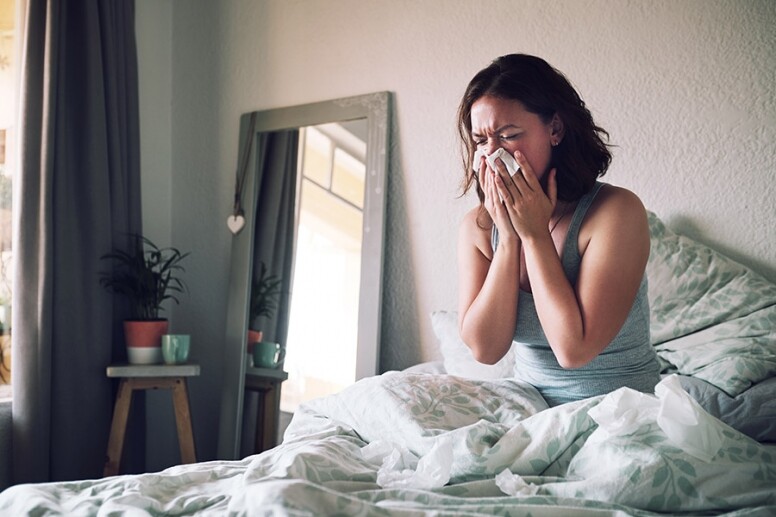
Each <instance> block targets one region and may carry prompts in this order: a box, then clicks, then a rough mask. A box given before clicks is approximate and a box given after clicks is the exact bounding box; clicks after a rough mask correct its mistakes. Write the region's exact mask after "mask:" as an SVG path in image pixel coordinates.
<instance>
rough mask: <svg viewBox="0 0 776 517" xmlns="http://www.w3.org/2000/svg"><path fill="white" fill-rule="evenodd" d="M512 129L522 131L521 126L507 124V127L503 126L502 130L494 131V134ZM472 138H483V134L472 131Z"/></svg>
mask: <svg viewBox="0 0 776 517" xmlns="http://www.w3.org/2000/svg"><path fill="white" fill-rule="evenodd" d="M510 128H512V129H520V126H516V125H514V124H505V125H503V126H501V127H500V128H498V129H496V130H495V131H494V133H501V132H502V131H504V130H505V129H510ZM472 136H482V133H478V132H476V131H472Z"/></svg>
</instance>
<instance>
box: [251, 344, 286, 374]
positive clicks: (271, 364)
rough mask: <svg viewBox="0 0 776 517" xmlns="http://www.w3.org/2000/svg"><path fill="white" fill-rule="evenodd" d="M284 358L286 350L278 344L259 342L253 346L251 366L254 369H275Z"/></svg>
mask: <svg viewBox="0 0 776 517" xmlns="http://www.w3.org/2000/svg"><path fill="white" fill-rule="evenodd" d="M285 357H286V349H285V348H283V347H282V346H280V343H273V342H271V341H259V342H258V343H254V344H253V366H255V367H256V368H277V367H278V366H280V365H281V364H282V363H283V359H285Z"/></svg>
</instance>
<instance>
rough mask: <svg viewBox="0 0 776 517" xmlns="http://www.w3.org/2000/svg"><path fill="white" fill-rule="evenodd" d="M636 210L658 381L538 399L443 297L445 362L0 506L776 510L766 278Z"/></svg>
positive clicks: (772, 296)
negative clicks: (224, 441) (237, 449)
mask: <svg viewBox="0 0 776 517" xmlns="http://www.w3.org/2000/svg"><path fill="white" fill-rule="evenodd" d="M649 216H650V228H651V234H652V252H651V256H650V262H649V266H648V275H649V282H650V284H649V286H650V303H651V306H652V322H651V323H652V324H651V330H652V340H653V344H654V346H655V348H656V350H657V352H658V355H659V357H660V360H661V362H662V366H663V374H664V378H663V380H662V381H661V383H660V384H659V385H658V387H657V389H656V390H655V394H642V393H638V392H634V391H631V390H629V389H627V388H623V389H620V390H617V391H615V392H612V393H610V394H607V395H605V396H599V397H593V398H590V399H585V400H581V401H577V402H573V403H569V404H563V405H560V406H557V407H553V408H548V407H547V405H546V403H545V402H544V400H543V399H542V398H541V396H540V395H539V394H538V392H536V390H535V389H534V388H533V387H531V386H530V385H527V384H524V383H521V382H519V381H517V380H515V379H512V378H510V375H511V363H510V361H514V358H513V357H512V356H511V355H510V354H508V355H507V356H506V357H505V358H504V359H502V361H500V362H499V363H498V364H496V365H493V366H485V365H481V364H478V363H476V362H475V361H474V360H473V359H472V358H471V354H469V353H468V350H467V349H466V347H465V346H464V345H463V344H462V343H461V342H460V339H459V338H458V335H457V332H456V330H455V328H456V327H455V313H454V312H451V311H443V310H440V311H436V312H434V313H433V314H432V315H431V318H432V324H433V328H434V332H435V334H436V336H437V338H438V339H439V346H440V352H441V356H442V358H441V360H439V361H435V362H430V363H425V364H422V365H418V366H415V367H412V368H409V369H407V370H405V371H400V372H399V371H392V372H387V373H384V374H382V375H379V376H375V377H371V378H367V379H363V380H361V381H359V382H357V383H356V384H354V385H352V386H350V387H349V388H346V389H345V390H343V391H342V392H340V393H338V394H336V395H333V396H330V397H325V398H322V399H318V400H315V401H312V402H310V403H308V404H306V405H305V406H303V407H302V408H301V409H300V410H299V411H298V412H297V413H296V414H295V415H294V418H293V420H292V422H291V424H290V425H289V427H288V429H287V430H286V432H285V435H284V439H283V442H282V443H281V444H280V445H279V446H277V447H275V448H274V449H271V450H269V451H265V452H263V453H261V454H258V455H254V456H249V457H247V458H244V459H242V460H239V461H210V462H202V463H197V464H192V465H180V466H176V467H172V468H169V469H167V470H164V471H162V472H158V473H147V474H140V475H123V476H116V477H110V478H105V479H95V480H83V481H76V482H57V483H43V484H29V485H17V486H13V487H11V488H9V489H7V490H5V491H4V492H2V493H0V514H2V515H47V514H65V515H123V514H126V515H194V514H197V515H224V514H235V515H240V514H250V515H532V516H542V515H553V516H555V515H572V516H573V515H584V516H598V515H605V516H624V515H633V516H648V515H665V514H666V513H668V514H677V513H681V514H683V515H718V514H724V515H731V516H732V515H734V516H740V515H776V404H775V403H774V400H776V285H774V284H773V283H770V282H768V281H767V280H766V279H765V278H764V277H762V276H760V275H758V274H756V273H754V272H753V271H751V270H750V269H747V268H746V267H744V266H742V265H740V264H737V263H735V262H733V261H731V260H729V259H727V258H726V257H724V256H723V255H721V254H719V253H717V252H715V251H713V250H711V249H710V248H708V247H706V246H704V245H702V244H700V243H698V242H695V241H692V240H691V239H688V238H687V237H684V236H681V235H678V234H676V233H674V232H672V231H671V230H670V229H668V228H667V227H666V226H665V225H664V224H663V222H662V221H661V220H660V219H659V218H658V217H657V216H656V215H655V214H652V213H650V214H649Z"/></svg>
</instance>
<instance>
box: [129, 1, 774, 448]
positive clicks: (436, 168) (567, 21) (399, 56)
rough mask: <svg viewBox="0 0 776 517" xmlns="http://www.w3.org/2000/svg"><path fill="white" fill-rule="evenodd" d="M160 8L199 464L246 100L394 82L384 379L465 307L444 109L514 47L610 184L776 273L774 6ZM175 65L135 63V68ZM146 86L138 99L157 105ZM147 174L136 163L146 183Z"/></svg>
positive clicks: (206, 440) (281, 4)
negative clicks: (561, 95)
mask: <svg viewBox="0 0 776 517" xmlns="http://www.w3.org/2000/svg"><path fill="white" fill-rule="evenodd" d="M167 5H168V4H167V2H162V3H161V5H160V4H157V3H156V2H155V0H138V10H139V11H141V10H145V12H146V13H147V14H148V15H150V17H149V16H144V17H143V18H141V19H140V20H139V22H140V26H139V27H138V31H139V33H143V34H147V31H151V32H152V33H154V32H156V31H164V30H167V31H169V33H170V34H172V52H171V58H170V61H169V65H170V66H169V69H167V70H164V69H159V70H158V73H160V74H162V75H164V74H170V77H171V83H170V86H169V88H171V91H172V95H170V92H169V91H160V92H158V93H159V95H161V96H162V98H164V99H167V98H169V99H170V112H171V119H170V120H171V122H170V126H171V140H170V149H167V148H166V144H164V143H162V142H155V145H154V148H153V149H152V148H150V147H146V146H145V145H144V148H143V153H144V156H145V155H146V154H147V153H152V154H156V153H160V155H162V156H163V158H162V160H163V161H164V160H166V158H165V157H166V155H167V153H169V155H170V156H171V162H170V163H171V171H170V178H171V185H172V192H171V200H172V213H171V216H170V217H171V219H170V221H171V239H172V241H173V242H174V243H175V245H177V246H179V247H182V248H183V249H187V250H192V251H193V256H192V260H191V262H190V267H189V268H188V269H187V278H188V279H189V280H190V282H189V283H190V287H191V295H190V296H189V297H188V298H187V299H186V302H185V303H184V305H182V306H181V307H179V308H175V309H174V311H173V317H174V320H173V321H174V323H175V324H176V326H178V328H179V329H186V330H187V331H188V332H190V333H191V334H192V335H193V340H194V345H193V346H194V352H193V353H194V354H195V356H196V357H197V358H198V360H199V361H200V362H201V363H202V365H203V374H202V377H201V378H200V379H198V380H197V382H196V383H193V386H192V399H193V401H194V409H193V411H194V413H195V414H194V417H195V427H196V429H195V430H196V433H197V435H198V436H197V441H198V447H199V449H200V452H201V456H204V457H205V458H207V457H209V456H211V455H212V454H214V450H215V441H216V433H217V415H218V396H219V387H220V382H221V378H220V368H221V363H222V360H221V354H222V350H221V348H220V344H221V338H222V336H223V335H224V329H223V319H224V312H225V308H224V305H225V300H226V286H227V275H228V264H229V262H228V261H229V246H230V234H229V232H228V231H227V228H226V224H225V220H226V217H227V215H228V214H229V213H230V212H229V210H230V206H231V203H232V197H231V196H232V192H233V187H234V175H235V168H236V163H237V148H238V141H237V129H238V119H239V116H240V114H241V113H244V112H247V111H251V110H256V109H265V108H271V107H281V106H289V105H295V104H301V103H306V102H313V101H319V100H324V99H332V98H338V97H344V96H349V95H355V94H362V93H368V92H372V91H380V90H390V91H393V92H394V93H395V115H394V120H393V123H394V134H393V138H394V142H393V145H394V146H393V155H392V157H391V158H392V162H391V170H390V179H389V189H388V196H389V200H388V233H387V237H386V238H387V245H386V250H387V251H386V272H385V290H384V293H385V294H384V323H383V342H382V346H383V353H382V368H383V369H384V370H387V369H394V368H402V367H406V366H409V365H411V364H413V363H415V362H418V361H421V360H427V359H432V358H435V357H437V348H436V346H437V345H436V342H435V339H434V337H433V333H432V330H431V326H430V322H429V318H428V315H429V313H430V312H431V311H433V310H436V309H455V307H456V301H455V300H456V287H455V284H456V281H455V279H456V258H455V257H456V231H457V223H458V221H459V219H460V218H461V216H462V215H463V214H464V212H465V211H466V210H467V209H468V208H469V207H470V206H472V204H473V200H472V198H470V197H469V198H465V199H459V198H458V197H457V194H458V192H457V185H458V181H459V176H460V173H461V171H460V165H459V160H458V154H457V152H458V151H457V141H456V137H455V126H454V124H455V112H456V108H457V104H458V101H459V97H460V95H461V93H462V92H463V89H464V87H465V85H466V83H467V82H468V81H469V79H470V78H471V76H472V75H473V74H474V73H476V72H477V71H478V70H479V69H481V68H482V67H484V66H486V65H487V64H488V62H489V61H490V60H491V59H493V58H494V57H496V56H498V55H501V54H505V53H510V52H526V53H532V54H536V55H539V56H542V57H544V58H545V59H547V60H548V61H549V62H550V63H551V64H553V65H554V66H556V67H557V68H559V69H560V70H562V71H563V72H564V73H566V75H567V76H568V77H569V78H570V79H571V80H572V82H573V83H574V84H575V86H576V87H577V89H578V90H579V92H580V93H581V95H582V97H583V98H584V99H586V101H587V104H588V106H589V107H590V109H591V111H592V112H593V114H594V116H595V117H596V119H597V122H598V123H599V124H600V125H602V126H603V127H605V128H606V129H608V130H609V132H610V133H611V136H612V142H613V143H614V144H616V145H617V147H616V148H615V150H614V155H615V159H614V163H613V166H612V169H611V172H610V174H609V175H608V176H607V177H606V178H605V179H606V180H607V181H609V182H611V183H615V184H618V185H622V186H625V187H627V188H631V189H632V190H634V191H636V192H637V193H638V194H639V195H640V196H641V197H642V199H643V201H644V203H645V204H646V205H647V206H648V207H649V208H650V209H652V210H654V211H655V212H657V213H658V214H659V215H660V216H662V217H663V218H664V219H665V220H667V221H668V223H669V224H670V225H671V226H673V227H674V228H675V229H677V230H679V231H680V232H682V233H685V234H688V235H690V236H692V237H694V238H696V239H699V240H701V241H703V242H706V243H708V244H711V245H713V246H716V247H717V248H718V249H720V250H721V251H723V252H725V253H727V254H728V255H730V256H731V257H733V258H735V259H738V260H739V261H741V262H744V263H745V264H747V265H749V266H752V267H754V268H755V269H757V270H758V271H760V272H762V273H763V274H765V275H766V276H768V277H769V278H771V279H773V280H776V229H774V224H773V223H774V208H773V201H772V200H773V198H774V194H776V192H774V185H773V183H774V181H773V180H774V177H775V176H776V152H774V144H773V142H774V141H776V104H775V103H776V100H775V99H776V86H774V85H776V75H775V74H776V31H774V30H773V27H774V26H776V2H772V1H769V0H761V1H711V0H709V1H675V0H671V1H650V2H628V1H611V0H601V1H580V0H568V1H555V2H546V1H545V0H524V1H515V0H503V1H497V0H488V1H480V2H473V1H470V0H425V1H424V2H417V1H410V0H390V1H389V0H331V1H326V2H323V1H317V2H313V1H303V0H285V1H280V0H265V1H255V0H222V1H220V2H212V1H211V0H185V1H181V0H172V16H171V21H170V27H157V26H156V20H152V19H151V17H152V16H153V14H154V13H155V12H156V11H161V12H162V13H163V14H164V13H166V10H167ZM152 22H153V26H151V25H152ZM150 36H151V37H152V38H161V39H163V40H166V38H167V33H165V34H163V35H160V34H150ZM166 59H167V58H166V56H165V55H164V53H163V56H162V57H159V56H157V55H150V56H149V55H144V56H143V59H141V63H140V66H141V73H142V72H143V71H144V70H147V69H149V68H150V67H152V68H153V69H154V70H157V67H158V65H159V62H160V60H161V61H163V62H164V64H165V65H166V64H167V61H166ZM155 73H156V72H155ZM165 88H167V85H166V84H165ZM146 93H147V94H146V95H141V102H143V103H144V104H145V103H150V102H153V100H152V98H151V97H149V94H148V92H146ZM141 94H142V92H141ZM141 123H143V128H142V131H149V130H150V131H155V132H157V131H158V130H159V128H156V129H154V128H150V129H149V127H148V126H147V124H146V122H145V121H144V120H142V119H141ZM164 129H166V126H164V124H162V131H161V133H164ZM159 136H161V137H163V138H164V137H165V135H164V134H160V135H159ZM144 141H145V140H144ZM145 159H146V158H144V163H147V162H145ZM157 173H160V174H163V173H166V172H162V171H155V170H145V169H144V171H143V175H144V176H143V177H144V181H145V180H146V179H147V177H148V176H153V175H155V174H157ZM146 192H148V190H147V189H145V188H144V193H146ZM156 215H157V216H158V217H159V218H160V219H164V218H165V217H166V214H163V213H159V214H156ZM159 223H160V224H166V221H164V220H160V221H159Z"/></svg>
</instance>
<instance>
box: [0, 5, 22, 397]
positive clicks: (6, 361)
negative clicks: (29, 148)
mask: <svg viewBox="0 0 776 517" xmlns="http://www.w3.org/2000/svg"><path fill="white" fill-rule="evenodd" d="M16 3H17V0H0V401H2V400H7V399H10V398H11V296H12V295H13V292H12V290H11V286H12V279H13V252H12V249H11V228H12V226H11V206H12V204H11V202H12V199H11V197H12V191H13V189H12V184H13V177H14V167H15V164H14V158H15V153H14V152H12V149H13V148H14V141H15V137H16V131H15V130H16V101H17V95H16V93H17V84H18V72H19V69H18V66H17V56H18V53H17V48H16V45H18V44H19V41H18V40H19V38H18V32H17V31H16V14H17V13H16V9H17V6H16Z"/></svg>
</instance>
